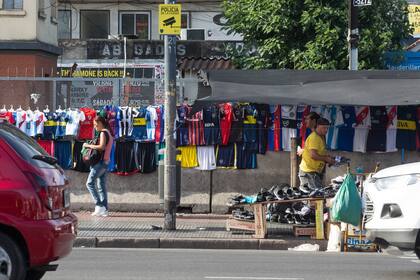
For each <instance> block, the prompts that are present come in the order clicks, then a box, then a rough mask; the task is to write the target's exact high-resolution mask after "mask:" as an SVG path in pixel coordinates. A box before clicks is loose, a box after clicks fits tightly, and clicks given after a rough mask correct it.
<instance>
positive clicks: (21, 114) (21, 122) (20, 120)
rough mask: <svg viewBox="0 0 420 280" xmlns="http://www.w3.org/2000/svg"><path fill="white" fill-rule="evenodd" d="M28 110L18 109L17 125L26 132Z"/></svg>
mask: <svg viewBox="0 0 420 280" xmlns="http://www.w3.org/2000/svg"><path fill="white" fill-rule="evenodd" d="M26 122H27V119H26V112H25V111H23V110H16V127H18V128H19V129H20V130H21V131H22V132H25V133H26Z"/></svg>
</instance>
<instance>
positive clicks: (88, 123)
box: [78, 108, 96, 140]
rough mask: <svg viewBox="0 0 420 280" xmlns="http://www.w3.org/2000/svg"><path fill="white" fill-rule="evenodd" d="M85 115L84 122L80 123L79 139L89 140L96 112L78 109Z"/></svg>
mask: <svg viewBox="0 0 420 280" xmlns="http://www.w3.org/2000/svg"><path fill="white" fill-rule="evenodd" d="M80 111H82V112H83V113H84V114H85V120H84V121H81V122H80V128H79V135H78V138H79V139H83V140H91V139H93V136H94V132H93V121H94V120H95V118H96V111H95V110H94V109H90V108H82V109H80Z"/></svg>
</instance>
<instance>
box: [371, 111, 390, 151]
mask: <svg viewBox="0 0 420 280" xmlns="http://www.w3.org/2000/svg"><path fill="white" fill-rule="evenodd" d="M370 118H371V129H370V130H369V135H368V141H367V147H366V150H367V151H380V152H385V151H386V130H387V125H388V114H387V109H386V107H385V106H371V107H370Z"/></svg>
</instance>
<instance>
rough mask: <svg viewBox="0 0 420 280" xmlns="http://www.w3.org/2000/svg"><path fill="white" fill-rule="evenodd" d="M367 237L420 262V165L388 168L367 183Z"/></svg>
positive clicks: (371, 177) (365, 210)
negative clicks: (411, 254) (413, 255)
mask: <svg viewBox="0 0 420 280" xmlns="http://www.w3.org/2000/svg"><path fill="white" fill-rule="evenodd" d="M364 222H365V228H366V229H367V231H368V232H367V237H368V238H369V239H370V240H374V241H375V242H376V243H377V244H379V245H380V246H382V247H387V246H388V245H392V246H395V247H398V248H399V249H400V250H414V251H415V253H416V254H417V257H419V259H420V231H419V229H420V162H416V163H410V164H403V165H397V166H394V167H390V168H386V169H383V170H381V171H379V172H378V173H376V174H374V175H373V176H370V177H369V178H367V180H366V181H365V183H364Z"/></svg>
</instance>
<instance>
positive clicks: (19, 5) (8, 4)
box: [3, 0, 23, 10]
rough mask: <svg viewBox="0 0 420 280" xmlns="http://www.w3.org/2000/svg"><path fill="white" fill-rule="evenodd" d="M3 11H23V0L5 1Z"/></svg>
mask: <svg viewBox="0 0 420 280" xmlns="http://www.w3.org/2000/svg"><path fill="white" fill-rule="evenodd" d="M3 9H5V10H21V9H23V0H3Z"/></svg>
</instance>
